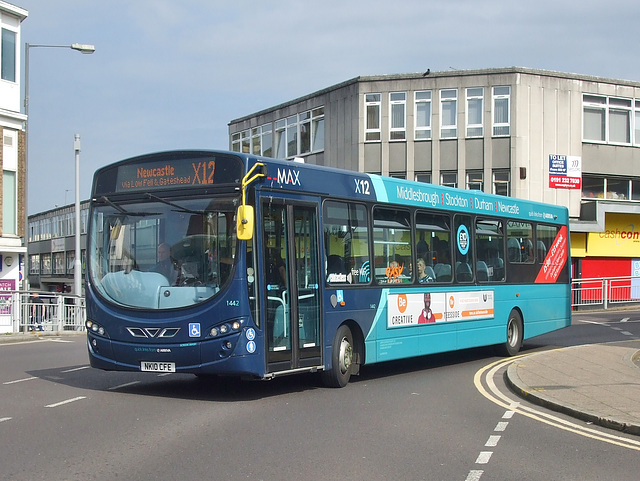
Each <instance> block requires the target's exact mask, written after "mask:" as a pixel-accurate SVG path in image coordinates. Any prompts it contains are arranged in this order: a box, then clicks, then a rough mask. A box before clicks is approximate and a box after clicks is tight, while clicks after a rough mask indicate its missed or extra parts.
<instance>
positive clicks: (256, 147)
mask: <svg viewBox="0 0 640 481" xmlns="http://www.w3.org/2000/svg"><path fill="white" fill-rule="evenodd" d="M261 134H262V128H261V127H255V128H253V129H251V153H252V154H253V155H262V154H261V152H262V135H261Z"/></svg>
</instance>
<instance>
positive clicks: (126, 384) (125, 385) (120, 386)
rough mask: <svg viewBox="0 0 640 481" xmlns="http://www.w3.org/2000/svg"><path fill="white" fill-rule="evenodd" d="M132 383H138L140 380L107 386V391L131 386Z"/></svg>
mask: <svg viewBox="0 0 640 481" xmlns="http://www.w3.org/2000/svg"><path fill="white" fill-rule="evenodd" d="M134 384H140V381H133V382H127V383H125V384H119V385H118V386H113V387H110V388H109V391H115V390H116V389H120V388H123V387H129V386H133V385H134Z"/></svg>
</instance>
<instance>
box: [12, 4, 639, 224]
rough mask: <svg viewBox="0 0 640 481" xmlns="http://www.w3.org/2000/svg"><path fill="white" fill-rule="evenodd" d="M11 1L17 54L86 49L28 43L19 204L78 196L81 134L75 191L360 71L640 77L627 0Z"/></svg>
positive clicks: (41, 207)
mask: <svg viewBox="0 0 640 481" xmlns="http://www.w3.org/2000/svg"><path fill="white" fill-rule="evenodd" d="M9 3H13V4H15V5H18V6H20V7H22V8H24V9H26V10H27V11H28V12H29V16H28V17H27V18H26V19H25V20H24V21H23V22H22V53H23V54H24V43H25V42H26V43H30V44H46V45H71V44H72V43H81V44H92V45H95V48H96V51H95V53H94V54H92V55H83V54H81V53H79V52H76V51H74V50H71V49H66V48H31V49H30V50H29V56H30V60H29V137H30V138H29V173H28V183H29V184H28V196H29V198H28V212H29V214H35V213H38V212H43V211H46V210H49V209H53V208H55V207H56V206H62V205H66V204H71V203H73V202H74V199H75V152H74V143H73V140H74V135H75V134H79V135H80V138H81V151H80V198H81V200H84V199H88V198H89V195H90V189H91V182H92V178H93V173H94V172H95V170H96V169H98V168H100V167H102V166H104V165H107V164H110V163H112V162H116V161H118V160H122V159H125V158H128V157H132V156H135V155H140V154H145V153H150V152H157V151H161V150H168V149H183V148H187V149H197V148H206V149H228V146H229V141H228V123H229V122H230V121H231V120H233V119H237V118H239V117H243V116H245V115H250V114H252V113H254V112H258V111H260V110H263V109H266V108H269V107H272V106H275V105H278V104H280V103H283V102H286V101H289V100H292V99H295V98H298V97H301V96H303V95H307V94H310V93H312V92H315V91H317V90H321V89H324V88H326V87H329V86H332V85H335V84H338V83H340V82H343V81H345V80H349V79H352V78H354V77H357V76H360V75H385V74H403V73H414V72H424V71H425V70H426V69H427V68H430V69H431V71H445V70H451V69H454V70H458V69H460V70H467V69H478V68H496V67H512V66H518V67H528V68H535V69H546V70H556V71H560V72H566V73H578V74H585V75H595V76H602V77H608V78H614V79H622V80H634V81H640V62H638V61H637V59H636V55H637V52H638V47H639V43H640V41H639V40H638V38H639V37H638V36H637V20H638V18H640V2H638V1H637V0H608V1H607V2H605V3H603V2H602V1H601V0H582V1H580V2H575V0H538V1H537V2H518V1H513V0H506V1H503V0H437V1H435V0H395V1H393V2H391V1H384V0H322V1H300V0H270V1H259V0H226V1H218V0H173V1H169V0H109V1H101V0H55V1H52V0H9ZM23 70H24V66H23ZM22 73H23V76H22V79H23V80H24V71H23V72H22ZM23 83H24V82H23Z"/></svg>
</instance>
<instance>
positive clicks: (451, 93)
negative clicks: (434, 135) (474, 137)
mask: <svg viewBox="0 0 640 481" xmlns="http://www.w3.org/2000/svg"><path fill="white" fill-rule="evenodd" d="M440 122H441V124H440V138H443V139H453V138H456V137H457V136H458V90H457V89H450V90H441V91H440Z"/></svg>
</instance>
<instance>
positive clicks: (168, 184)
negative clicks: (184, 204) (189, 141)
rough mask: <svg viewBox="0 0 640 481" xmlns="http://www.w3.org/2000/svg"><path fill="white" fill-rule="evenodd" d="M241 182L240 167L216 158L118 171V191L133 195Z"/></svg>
mask: <svg viewBox="0 0 640 481" xmlns="http://www.w3.org/2000/svg"><path fill="white" fill-rule="evenodd" d="M220 160H227V159H220ZM240 178H241V172H240V166H239V165H238V164H237V163H235V162H231V163H228V162H218V159H215V158H196V159H181V160H180V161H176V160H162V161H156V162H144V163H140V164H128V165H121V166H120V167H119V168H118V173H117V179H116V185H115V191H116V192H133V191H139V190H144V191H149V190H164V189H175V188H182V187H206V186H211V185H214V184H235V183H238V182H239V180H240Z"/></svg>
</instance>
